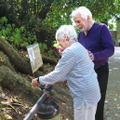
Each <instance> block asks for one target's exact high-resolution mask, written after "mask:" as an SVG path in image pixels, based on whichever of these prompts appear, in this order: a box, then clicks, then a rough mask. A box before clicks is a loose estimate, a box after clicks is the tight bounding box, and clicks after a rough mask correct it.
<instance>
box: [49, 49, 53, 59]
mask: <svg viewBox="0 0 120 120" xmlns="http://www.w3.org/2000/svg"><path fill="white" fill-rule="evenodd" d="M52 54H53V51H52V50H49V51H48V56H49V57H50V58H53V55H52Z"/></svg>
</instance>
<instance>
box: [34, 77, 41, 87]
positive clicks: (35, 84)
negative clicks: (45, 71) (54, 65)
mask: <svg viewBox="0 0 120 120" xmlns="http://www.w3.org/2000/svg"><path fill="white" fill-rule="evenodd" d="M37 79H38V78H34V79H32V86H33V87H37V85H39V84H40V83H38V82H37Z"/></svg>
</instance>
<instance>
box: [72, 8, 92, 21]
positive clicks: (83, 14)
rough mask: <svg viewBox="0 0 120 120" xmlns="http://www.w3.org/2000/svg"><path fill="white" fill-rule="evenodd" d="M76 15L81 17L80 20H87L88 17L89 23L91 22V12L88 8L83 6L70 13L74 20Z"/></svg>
mask: <svg viewBox="0 0 120 120" xmlns="http://www.w3.org/2000/svg"><path fill="white" fill-rule="evenodd" d="M78 13H79V14H80V15H81V18H83V19H85V20H87V16H89V17H90V21H92V13H91V11H90V10H89V9H88V8H86V7H84V6H81V7H79V8H76V9H75V10H73V12H72V13H71V17H72V18H74V17H75V16H76V15H77V14H78Z"/></svg>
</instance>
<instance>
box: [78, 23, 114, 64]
mask: <svg viewBox="0 0 120 120" xmlns="http://www.w3.org/2000/svg"><path fill="white" fill-rule="evenodd" d="M78 41H79V42H80V43H81V44H82V45H83V46H84V47H85V48H86V49H87V50H89V51H91V52H92V53H93V55H94V61H93V62H94V64H95V66H100V65H104V64H105V63H106V62H108V58H109V57H110V56H112V55H113V54H114V44H113V39H112V35H111V33H110V31H109V29H108V27H107V26H106V25H105V24H100V23H94V24H93V26H92V27H91V29H90V30H89V31H88V33H87V36H85V34H84V32H80V33H79V35H78Z"/></svg>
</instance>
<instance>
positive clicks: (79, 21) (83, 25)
mask: <svg viewBox="0 0 120 120" xmlns="http://www.w3.org/2000/svg"><path fill="white" fill-rule="evenodd" d="M74 21H75V24H76V26H77V27H78V28H79V29H80V31H82V32H84V31H87V28H88V23H87V20H85V19H83V18H81V16H80V14H76V15H75V17H74Z"/></svg>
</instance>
